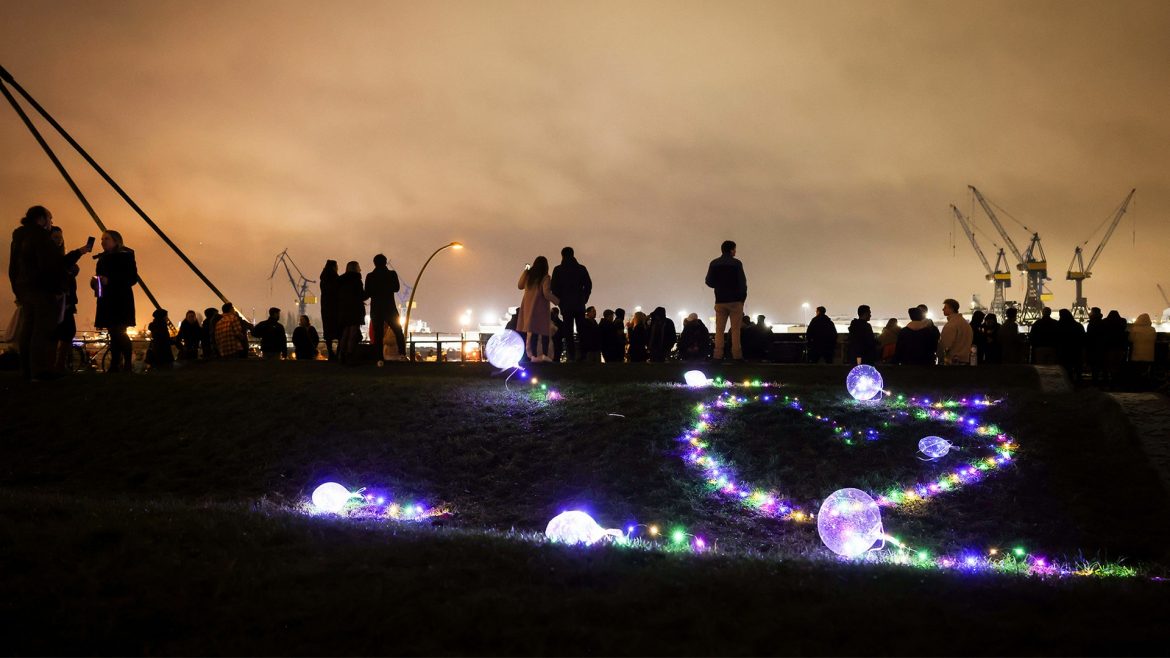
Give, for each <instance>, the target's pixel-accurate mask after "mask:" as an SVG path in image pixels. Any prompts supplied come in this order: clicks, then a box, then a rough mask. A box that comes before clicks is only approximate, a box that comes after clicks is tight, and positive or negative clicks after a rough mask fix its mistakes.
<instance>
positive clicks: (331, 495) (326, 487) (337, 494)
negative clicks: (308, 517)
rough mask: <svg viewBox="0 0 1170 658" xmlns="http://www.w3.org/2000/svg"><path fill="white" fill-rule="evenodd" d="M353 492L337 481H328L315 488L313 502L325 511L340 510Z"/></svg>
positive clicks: (351, 496)
mask: <svg viewBox="0 0 1170 658" xmlns="http://www.w3.org/2000/svg"><path fill="white" fill-rule="evenodd" d="M350 498H353V494H352V493H350V491H349V489H346V488H345V487H343V486H341V485H340V484H337V483H336V482H326V483H325V484H323V485H321V486H319V487H317V488H316V489H314V490H313V504H314V505H316V506H317V509H319V510H322V511H324V512H335V513H336V512H340V511H341V510H342V509H344V508H345V504H346V503H348V502H349V499H350Z"/></svg>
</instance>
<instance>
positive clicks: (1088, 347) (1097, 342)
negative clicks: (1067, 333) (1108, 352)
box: [1085, 306, 1107, 384]
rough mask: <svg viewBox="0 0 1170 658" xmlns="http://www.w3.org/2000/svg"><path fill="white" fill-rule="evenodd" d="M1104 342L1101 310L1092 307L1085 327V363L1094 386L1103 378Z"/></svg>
mask: <svg viewBox="0 0 1170 658" xmlns="http://www.w3.org/2000/svg"><path fill="white" fill-rule="evenodd" d="M1106 340H1107V333H1106V324H1105V316H1104V315H1102V314H1101V309H1099V308H1097V307H1096V306H1094V307H1093V308H1091V309H1089V322H1088V326H1086V327H1085V362H1086V363H1087V364H1088V366H1089V376H1090V378H1091V379H1092V381H1093V383H1094V384H1098V383H1100V382H1101V380H1102V379H1104V377H1105V343H1106Z"/></svg>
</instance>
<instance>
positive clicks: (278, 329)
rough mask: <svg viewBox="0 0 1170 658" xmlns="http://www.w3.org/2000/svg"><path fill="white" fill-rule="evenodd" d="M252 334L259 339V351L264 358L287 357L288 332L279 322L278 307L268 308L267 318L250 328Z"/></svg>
mask: <svg viewBox="0 0 1170 658" xmlns="http://www.w3.org/2000/svg"><path fill="white" fill-rule="evenodd" d="M252 335H253V336H255V337H256V338H259V339H260V353H261V354H263V355H264V358H265V359H280V358H284V359H287V358H288V334H287V333H285V331H284V325H283V324H281V323H280V309H279V308H276V307H275V306H274V307H272V308H270V309H268V319H267V320H265V321H263V322H260V323H258V324H257V325H256V326H255V327H253V328H252Z"/></svg>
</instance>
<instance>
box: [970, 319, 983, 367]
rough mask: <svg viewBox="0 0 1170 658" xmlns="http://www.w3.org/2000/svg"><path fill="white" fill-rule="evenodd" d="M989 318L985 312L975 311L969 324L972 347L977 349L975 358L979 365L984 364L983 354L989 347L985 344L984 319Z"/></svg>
mask: <svg viewBox="0 0 1170 658" xmlns="http://www.w3.org/2000/svg"><path fill="white" fill-rule="evenodd" d="M985 317H987V316H986V314H984V313H983V311H974V312H973V313H971V319H970V320H968V322H969V323H970V324H971V335H972V338H971V345H972V346H974V347H975V356H976V359H977V361H978V363H983V352H984V351H985V350H986V349H987V347H986V346H985V345H984V344H983V337H984V335H983V319H984V318H985Z"/></svg>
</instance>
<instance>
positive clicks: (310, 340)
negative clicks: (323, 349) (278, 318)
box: [292, 315, 321, 361]
mask: <svg viewBox="0 0 1170 658" xmlns="http://www.w3.org/2000/svg"><path fill="white" fill-rule="evenodd" d="M292 341H293V350H294V351H295V353H296V356H297V360H298V361H312V360H314V359H316V358H317V345H318V344H320V342H321V339H320V337H319V336H318V335H317V330H316V329H314V328H313V325H312V324H310V323H309V316H307V315H302V316H301V320H300V326H299V327H297V328H296V329H293V335H292Z"/></svg>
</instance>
